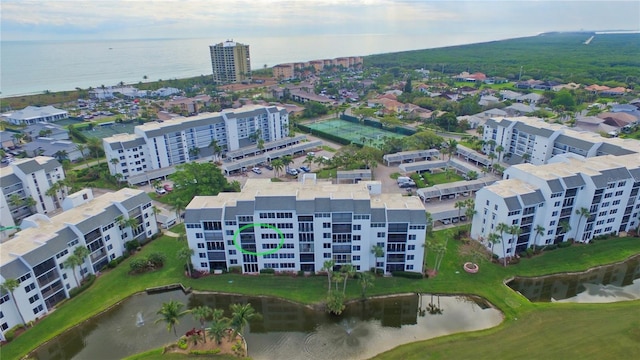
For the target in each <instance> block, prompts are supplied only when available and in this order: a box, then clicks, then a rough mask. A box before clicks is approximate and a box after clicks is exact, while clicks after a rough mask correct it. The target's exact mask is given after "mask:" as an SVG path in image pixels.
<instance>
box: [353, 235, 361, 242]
mask: <svg viewBox="0 0 640 360" xmlns="http://www.w3.org/2000/svg"><path fill="white" fill-rule="evenodd" d="M352 239H353V241H360V239H361V236H360V235H353V237H352Z"/></svg>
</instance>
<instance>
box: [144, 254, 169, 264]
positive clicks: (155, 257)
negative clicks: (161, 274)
mask: <svg viewBox="0 0 640 360" xmlns="http://www.w3.org/2000/svg"><path fill="white" fill-rule="evenodd" d="M166 259H167V256H166V255H165V254H163V253H160V252H153V253H151V254H149V256H148V257H147V260H148V261H149V262H150V263H151V264H152V265H153V266H154V267H162V266H163V265H164V261H165V260H166Z"/></svg>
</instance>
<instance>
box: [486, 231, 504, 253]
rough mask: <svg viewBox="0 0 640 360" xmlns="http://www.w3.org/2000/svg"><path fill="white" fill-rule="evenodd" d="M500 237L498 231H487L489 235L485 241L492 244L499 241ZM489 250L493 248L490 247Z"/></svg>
mask: <svg viewBox="0 0 640 360" xmlns="http://www.w3.org/2000/svg"><path fill="white" fill-rule="evenodd" d="M500 239H501V238H500V234H498V233H489V236H487V241H488V242H489V243H490V244H493V245H495V244H497V243H499V242H500ZM491 251H492V252H493V249H491Z"/></svg>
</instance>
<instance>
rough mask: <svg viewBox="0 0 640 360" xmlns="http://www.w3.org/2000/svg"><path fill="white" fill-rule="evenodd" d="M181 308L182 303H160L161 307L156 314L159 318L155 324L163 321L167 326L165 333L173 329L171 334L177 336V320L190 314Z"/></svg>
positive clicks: (170, 301) (171, 301)
mask: <svg viewBox="0 0 640 360" xmlns="http://www.w3.org/2000/svg"><path fill="white" fill-rule="evenodd" d="M183 307H184V304H183V303H181V302H179V301H175V300H169V302H166V303H162V307H161V308H160V310H158V312H157V313H156V314H158V315H160V316H161V317H160V318H159V319H157V320H156V321H155V323H156V324H157V323H159V322H160V321H164V322H165V323H166V324H167V331H171V329H173V334H174V335H175V336H178V332H177V331H176V325H177V324H178V323H179V319H180V318H181V317H183V316H184V315H186V314H188V313H189V312H190V310H182V308H183Z"/></svg>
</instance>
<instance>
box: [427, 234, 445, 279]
mask: <svg viewBox="0 0 640 360" xmlns="http://www.w3.org/2000/svg"><path fill="white" fill-rule="evenodd" d="M449 237H450V236H445V240H444V241H442V240H438V239H432V240H431V241H429V242H428V244H427V246H428V248H429V249H430V250H431V251H432V252H433V253H435V254H436V259H435V261H434V267H433V270H435V271H436V272H438V270H439V269H440V265H442V260H443V259H444V255H445V254H446V253H447V243H448V242H449Z"/></svg>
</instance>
